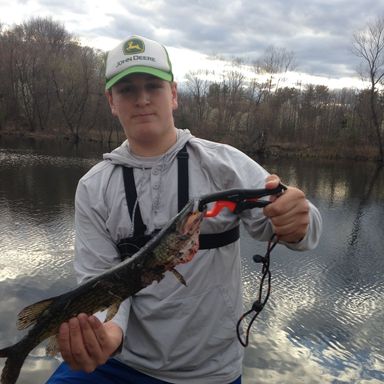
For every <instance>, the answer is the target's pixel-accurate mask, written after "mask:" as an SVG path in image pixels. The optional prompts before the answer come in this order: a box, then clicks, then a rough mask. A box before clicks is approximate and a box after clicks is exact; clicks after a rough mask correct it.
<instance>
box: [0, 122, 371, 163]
mask: <svg viewBox="0 0 384 384" xmlns="http://www.w3.org/2000/svg"><path fill="white" fill-rule="evenodd" d="M208 139H210V138H208ZM0 140H1V141H15V140H21V141H23V142H24V144H25V143H26V142H28V141H33V142H36V143H50V142H51V143H52V142H54V143H57V144H59V143H60V142H61V143H66V145H67V146H68V145H71V144H72V145H73V146H74V147H76V145H78V144H80V145H87V144H93V145H100V146H105V147H106V148H115V147H117V146H118V145H120V144H121V143H122V142H123V141H124V140H125V137H124V134H123V132H121V134H120V135H118V137H116V135H114V136H113V137H112V138H111V140H109V141H106V140H101V139H100V138H97V137H96V138H94V137H90V135H87V136H85V137H81V138H80V140H79V142H78V143H77V144H76V143H73V140H72V139H71V137H70V136H69V135H68V134H61V135H60V134H52V133H42V132H38V133H36V132H21V131H10V130H5V129H3V130H0ZM210 140H213V141H215V139H214V138H212V139H210ZM225 143H226V144H229V145H233V144H232V143H231V142H229V141H226V142H225ZM236 147H238V148H239V149H240V150H243V151H245V152H246V153H247V154H248V155H249V156H251V157H256V158H258V157H262V158H282V159H284V158H297V159H324V160H350V161H369V162H376V161H377V159H378V153H377V148H376V146H367V147H362V146H356V147H354V148H350V147H343V148H340V146H333V147H325V146H322V147H320V146H319V147H315V146H309V145H300V144H296V143H293V142H283V143H282V142H271V143H270V144H269V145H268V146H267V151H266V153H259V152H257V151H254V152H252V151H249V150H248V151H246V150H245V149H244V148H241V147H239V146H236Z"/></svg>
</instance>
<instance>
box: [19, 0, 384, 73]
mask: <svg viewBox="0 0 384 384" xmlns="http://www.w3.org/2000/svg"><path fill="white" fill-rule="evenodd" d="M19 2H23V3H25V2H26V3H28V2H27V1H25V0H24V1H23V0H19ZM39 3H40V4H41V5H43V6H45V7H46V8H47V9H52V12H53V14H52V16H53V17H55V13H57V12H59V10H60V11H61V12H60V13H62V12H63V11H64V10H65V11H67V12H70V11H72V12H76V13H77V14H84V13H86V12H87V11H88V12H89V11H90V10H89V6H90V5H89V4H93V3H88V2H80V3H79V2H75V1H71V2H68V1H64V0H39ZM119 4H120V5H121V6H123V7H120V9H118V10H117V9H116V8H115V7H113V6H111V7H110V9H109V13H108V14H107V15H106V20H107V21H108V25H101V26H100V28H93V29H90V28H89V27H88V26H87V25H82V24H81V23H77V24H76V30H73V31H71V32H73V33H75V34H76V35H78V36H85V37H96V36H99V37H109V38H114V39H119V40H120V39H123V38H124V37H126V36H127V35H129V34H131V33H136V34H140V35H143V36H146V37H149V38H153V39H158V40H159V41H161V42H162V43H163V44H165V45H167V46H171V47H177V48H180V47H183V48H188V49H191V50H195V51H198V52H201V53H205V54H208V55H218V56H221V57H228V58H232V57H241V58H246V59H249V60H256V59H258V58H259V57H260V56H261V55H262V54H263V52H264V51H265V49H266V48H267V47H269V46H271V45H273V46H275V47H277V48H285V49H286V50H288V51H293V52H294V53H295V57H296V60H295V61H296V63H297V70H299V71H302V72H306V73H309V74H312V75H322V76H328V77H343V76H351V75H355V74H356V68H357V67H358V63H359V60H358V58H357V57H355V56H353V55H352V54H351V45H352V36H353V33H354V32H355V31H357V30H359V29H361V28H363V27H364V26H365V25H366V24H367V23H368V22H371V21H373V20H375V19H376V18H377V17H378V16H382V15H384V0H355V1H350V0H290V1H289V2H288V1H286V0H269V1H268V2H262V1H258V0H232V1H228V0H195V1H190V0H142V1H140V2H130V3H129V4H128V3H125V2H123V1H121V0H120V3H119ZM87 7H88V10H87Z"/></svg>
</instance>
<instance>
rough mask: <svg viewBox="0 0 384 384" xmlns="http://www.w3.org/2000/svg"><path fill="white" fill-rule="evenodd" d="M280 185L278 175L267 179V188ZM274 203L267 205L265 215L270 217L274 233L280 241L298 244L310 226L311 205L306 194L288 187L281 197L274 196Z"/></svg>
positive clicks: (272, 198) (272, 199)
mask: <svg viewBox="0 0 384 384" xmlns="http://www.w3.org/2000/svg"><path fill="white" fill-rule="evenodd" d="M279 183H280V178H279V177H278V176H277V175H270V176H268V177H267V179H266V183H265V187H266V188H268V189H272V188H276V187H277V186H278V185H279ZM271 201H272V203H271V204H269V205H267V206H266V207H265V208H264V209H263V210H264V215H265V216H267V217H269V218H270V220H271V222H272V225H273V229H274V233H275V234H276V235H277V237H278V239H279V240H280V241H285V242H287V243H297V242H299V241H300V240H302V239H303V238H304V236H305V234H306V233H307V229H308V225H309V204H308V201H307V199H306V198H305V194H304V192H303V191H301V190H300V189H298V188H294V187H288V189H287V190H286V191H285V192H284V193H283V194H282V195H280V196H279V197H276V196H272V197H271Z"/></svg>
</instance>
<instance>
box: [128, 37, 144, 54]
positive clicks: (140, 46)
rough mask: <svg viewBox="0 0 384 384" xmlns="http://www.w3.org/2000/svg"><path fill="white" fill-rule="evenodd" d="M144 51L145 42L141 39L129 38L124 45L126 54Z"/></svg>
mask: <svg viewBox="0 0 384 384" xmlns="http://www.w3.org/2000/svg"><path fill="white" fill-rule="evenodd" d="M144 51H145V46H144V42H143V40H140V39H129V40H127V41H126V42H125V43H124V45H123V52H124V55H133V54H135V53H143V52H144Z"/></svg>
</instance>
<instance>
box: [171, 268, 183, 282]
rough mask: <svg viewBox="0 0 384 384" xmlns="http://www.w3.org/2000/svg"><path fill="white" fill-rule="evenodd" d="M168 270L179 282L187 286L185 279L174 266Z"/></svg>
mask: <svg viewBox="0 0 384 384" xmlns="http://www.w3.org/2000/svg"><path fill="white" fill-rule="evenodd" d="M169 271H170V272H172V273H173V274H174V276H175V277H176V279H177V280H179V281H180V283H181V284H183V285H185V286H187V282H186V281H185V279H184V277H183V275H182V274H181V273H180V272H179V271H177V270H176V269H175V268H171V269H170V270H169Z"/></svg>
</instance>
